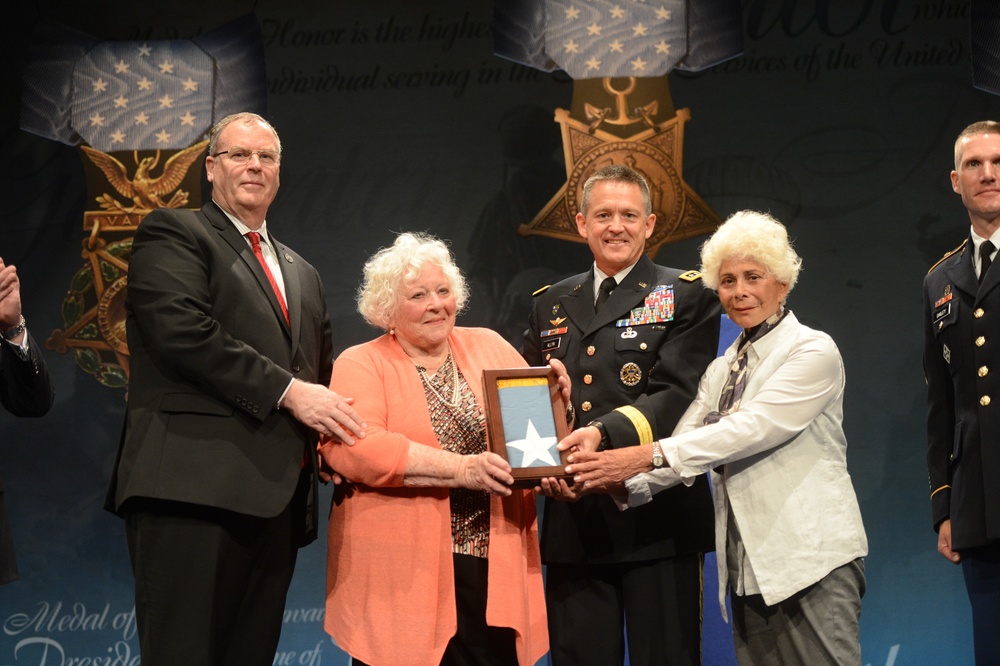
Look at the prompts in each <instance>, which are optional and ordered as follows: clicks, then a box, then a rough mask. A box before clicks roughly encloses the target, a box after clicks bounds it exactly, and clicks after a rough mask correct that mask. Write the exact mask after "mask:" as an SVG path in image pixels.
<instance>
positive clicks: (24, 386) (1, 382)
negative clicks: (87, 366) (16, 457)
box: [0, 259, 54, 585]
mask: <svg viewBox="0 0 1000 666" xmlns="http://www.w3.org/2000/svg"><path fill="white" fill-rule="evenodd" d="M0 338H2V340H3V341H2V342H0V404H2V405H3V407H4V409H6V410H7V411H8V412H10V413H11V414H13V415H14V416H44V415H45V414H47V413H48V411H49V409H51V407H52V400H53V397H54V395H53V392H52V382H51V381H50V380H49V371H48V369H47V368H46V367H45V361H44V360H42V353H41V350H40V349H39V348H38V345H37V344H36V343H35V340H34V338H32V337H31V335H30V334H29V333H28V329H27V328H25V324H24V315H22V314H21V283H20V281H19V280H18V277H17V269H16V268H15V267H14V266H13V265H11V266H7V265H5V264H4V262H3V259H0ZM17 578H18V574H17V560H15V559H14V540H13V537H12V536H11V533H10V523H9V522H8V520H7V506H6V503H5V502H4V496H3V487H2V486H0V585H2V584H4V583H9V582H11V581H13V580H17Z"/></svg>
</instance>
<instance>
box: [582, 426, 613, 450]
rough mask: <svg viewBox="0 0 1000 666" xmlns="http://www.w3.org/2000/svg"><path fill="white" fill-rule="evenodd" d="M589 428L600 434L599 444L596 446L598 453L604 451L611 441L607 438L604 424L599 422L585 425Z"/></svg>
mask: <svg viewBox="0 0 1000 666" xmlns="http://www.w3.org/2000/svg"><path fill="white" fill-rule="evenodd" d="M587 425H588V426H590V427H593V428H597V431H598V432H599V433H601V443H600V444H598V445H597V450H598V451H604V450H605V449H607V448H608V446H610V444H611V441H610V439H609V438H608V429H607V428H605V427H604V424H603V423H601V422H600V421H591V422H590V423H588V424H587Z"/></svg>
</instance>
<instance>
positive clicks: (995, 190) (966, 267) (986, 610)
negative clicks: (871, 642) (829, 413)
mask: <svg viewBox="0 0 1000 666" xmlns="http://www.w3.org/2000/svg"><path fill="white" fill-rule="evenodd" d="M951 184H952V189H954V190H955V192H956V193H958V194H959V195H961V197H962V203H963V204H965V208H966V209H967V210H968V212H969V219H970V220H971V222H972V227H971V230H970V235H969V238H968V239H966V240H965V242H963V243H962V245H960V246H959V247H958V248H956V249H955V250H952V251H951V252H949V253H948V254H946V255H945V257H944V258H943V259H942V260H941V261H939V262H938V263H937V264H936V265H935V266H934V267H932V268H931V270H930V271H929V272H928V273H927V276H926V277H925V278H924V373H925V376H926V379H927V442H928V448H927V467H928V471H929V481H930V493H931V508H932V511H933V516H934V529H935V530H937V533H938V552H940V553H941V555H943V556H944V557H945V558H946V559H948V560H949V561H950V562H953V563H955V564H961V566H962V573H963V574H964V576H965V586H966V589H967V591H968V593H969V600H970V601H971V604H972V627H973V639H974V643H975V654H976V663H977V664H1000V634H998V633H997V627H998V626H1000V269H996V268H993V269H992V270H991V269H990V266H991V265H992V263H993V262H994V261H995V260H996V250H997V247H998V246H1000V123H996V122H993V121H983V122H978V123H974V124H972V125H970V126H968V127H967V128H965V129H964V130H963V131H962V133H961V134H959V136H958V140H957V141H956V142H955V170H954V171H952V172H951Z"/></svg>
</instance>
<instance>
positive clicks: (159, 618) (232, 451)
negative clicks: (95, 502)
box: [108, 114, 364, 666]
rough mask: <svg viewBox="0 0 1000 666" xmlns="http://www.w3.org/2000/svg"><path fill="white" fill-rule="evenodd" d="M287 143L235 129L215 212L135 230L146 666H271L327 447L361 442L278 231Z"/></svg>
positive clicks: (122, 456)
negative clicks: (274, 210) (275, 218)
mask: <svg viewBox="0 0 1000 666" xmlns="http://www.w3.org/2000/svg"><path fill="white" fill-rule="evenodd" d="M280 160H281V143H280V141H279V139H278V135H277V133H276V132H275V130H274V128H272V127H271V126H270V125H269V124H268V123H267V122H266V121H265V120H264V119H263V118H261V117H259V116H257V115H254V114H236V115H234V116H229V117H227V118H224V119H223V120H222V121H220V122H219V123H218V124H217V125H216V126H215V127H213V128H212V131H211V132H210V134H209V152H208V157H206V159H205V168H206V172H207V178H208V180H209V182H211V183H212V202H211V203H209V204H207V205H206V206H205V207H204V208H202V209H201V210H200V211H190V210H178V209H159V210H155V211H153V212H152V213H150V214H149V215H148V216H147V217H146V218H145V219H144V220H143V222H142V223H141V224H140V225H139V228H138V229H137V230H136V234H135V240H134V242H133V245H132V256H131V260H130V264H129V276H128V293H127V298H126V329H127V335H128V343H129V352H130V355H131V358H130V365H131V367H130V382H129V395H128V407H127V411H126V420H125V428H124V431H123V434H122V441H121V447H120V449H119V452H118V460H117V463H116V466H115V471H114V476H113V478H112V482H111V487H110V489H109V494H108V508H109V509H111V510H114V511H116V512H118V513H119V514H121V515H122V516H124V518H125V520H126V535H127V537H128V546H129V555H130V557H131V560H132V569H133V574H134V577H135V597H136V618H137V622H138V635H139V644H140V650H141V658H142V663H143V664H144V666H177V664H185V666H196V665H203V666H223V665H227V666H237V665H238V666H254V665H258V664H259V665H261V666H270V664H271V662H272V659H273V657H274V653H275V650H276V648H277V645H278V638H279V634H280V629H281V621H282V613H283V610H284V604H285V595H286V593H287V590H288V585H289V582H290V580H291V577H292V569H293V567H294V564H295V558H296V552H297V548H299V547H301V546H303V545H305V544H307V543H309V542H310V541H312V540H313V539H315V537H316V525H317V509H316V505H315V501H316V493H317V481H316V476H317V459H316V443H317V439H318V437H319V436H320V435H324V436H331V437H334V438H336V439H339V440H341V441H343V442H346V443H353V442H354V437H362V436H363V435H364V424H363V423H362V422H361V419H360V417H358V416H357V414H356V413H355V412H354V410H353V409H352V408H351V406H350V402H351V400H349V399H345V398H342V397H341V396H339V395H337V394H335V393H333V392H331V391H330V390H329V389H328V388H327V387H328V383H329V380H330V373H331V370H332V362H333V359H332V347H333V343H332V340H331V331H330V329H331V326H330V320H329V317H328V314H327V309H326V303H325V299H324V293H323V286H322V284H321V282H320V277H319V274H318V273H317V272H316V270H315V269H314V268H313V267H312V266H310V265H309V264H308V263H307V262H306V261H305V260H304V259H302V257H300V256H299V255H297V254H295V253H294V252H293V251H292V250H291V249H289V248H288V247H286V246H284V245H282V244H281V243H279V242H277V241H276V240H275V239H274V238H273V237H271V236H270V235H269V233H268V229H267V227H266V224H265V215H266V213H267V210H268V207H269V206H270V204H271V202H272V201H273V200H274V196H275V194H276V192H277V190H278V171H279V167H280Z"/></svg>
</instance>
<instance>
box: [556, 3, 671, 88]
mask: <svg viewBox="0 0 1000 666" xmlns="http://www.w3.org/2000/svg"><path fill="white" fill-rule="evenodd" d="M544 5H545V18H546V21H545V36H544V43H545V45H546V49H545V50H546V54H547V55H548V56H549V57H551V58H552V59H553V60H554V61H555V63H556V64H558V65H559V67H560V68H561V69H563V70H565V71H566V73H567V74H569V75H570V76H571V77H573V78H574V79H576V78H595V77H604V76H636V75H637V74H638V75H640V76H660V75H662V74H665V73H667V72H668V71H670V69H671V68H672V67H673V66H674V65H675V64H676V63H677V61H678V60H679V59H680V58H682V57H683V56H684V55H685V53H686V51H687V40H688V32H687V25H686V13H687V12H686V9H685V3H684V2H683V1H682V0H661V1H660V2H657V3H656V6H649V5H648V4H646V3H645V2H627V3H626V2H622V1H621V0H545V2H544ZM557 45H558V47H559V48H558V49H557V48H556V47H557ZM570 45H572V48H570ZM660 45H675V46H676V48H669V46H668V48H663V47H662V46H660ZM595 58H596V59H597V61H599V63H600V64H599V66H598V67H597V68H595V67H594V66H593V64H594V62H595Z"/></svg>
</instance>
